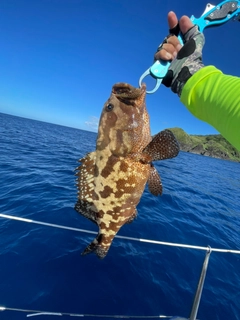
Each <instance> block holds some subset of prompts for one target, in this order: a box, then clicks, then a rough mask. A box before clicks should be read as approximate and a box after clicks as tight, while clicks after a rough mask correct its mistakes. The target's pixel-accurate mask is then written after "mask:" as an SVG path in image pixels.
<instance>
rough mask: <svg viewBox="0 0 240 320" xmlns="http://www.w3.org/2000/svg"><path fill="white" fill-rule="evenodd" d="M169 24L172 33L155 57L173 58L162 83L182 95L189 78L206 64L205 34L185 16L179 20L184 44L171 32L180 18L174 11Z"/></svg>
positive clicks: (158, 58)
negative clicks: (204, 52) (203, 59)
mask: <svg viewBox="0 0 240 320" xmlns="http://www.w3.org/2000/svg"><path fill="white" fill-rule="evenodd" d="M168 24H169V29H170V35H169V36H168V37H166V38H165V39H164V41H163V43H162V44H161V45H160V46H159V48H158V52H157V53H156V54H155V56H154V58H155V60H170V61H171V60H172V63H171V65H170V68H169V69H168V72H167V74H166V76H165V77H164V78H163V81H162V83H163V84H164V85H165V86H167V87H171V89H172V91H173V92H175V93H177V94H178V95H179V96H180V95H181V92H182V89H183V86H184V84H185V83H186V82H187V80H188V79H189V78H190V77H191V76H192V75H193V74H194V73H195V72H196V71H198V70H199V69H200V68H202V67H203V66H204V65H203V63H202V48H203V46H204V36H203V34H202V33H201V32H199V30H198V27H197V26H194V25H193V23H192V22H191V20H190V19H189V18H188V17H187V16H183V17H182V18H181V19H180V20H179V29H180V31H181V34H182V38H183V43H184V45H183V46H182V45H181V44H180V42H179V40H178V38H177V37H176V36H174V35H173V34H171V32H173V31H174V29H175V28H176V26H177V25H178V18H177V16H176V14H175V13H174V12H172V11H171V12H169V14H168Z"/></svg>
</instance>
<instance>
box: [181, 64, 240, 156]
mask: <svg viewBox="0 0 240 320" xmlns="http://www.w3.org/2000/svg"><path fill="white" fill-rule="evenodd" d="M180 100H181V102H182V103H183V104H184V105H185V106H186V107H187V108H188V110H189V111H190V112H191V113H192V114H193V115H194V116H195V117H197V118H198V119H200V120H203V121H205V122H207V123H209V124H210V125H212V126H213V127H214V128H215V129H217V130H218V131H219V132H220V133H221V134H222V135H223V137H224V138H225V139H227V140H228V141H229V142H230V143H231V144H232V145H233V146H234V147H235V148H236V149H238V150H240V78H238V77H234V76H229V75H225V74H223V73H222V72H221V71H220V70H218V69H216V68H215V67H213V66H208V67H204V68H202V69H200V70H199V71H198V72H196V73H195V74H194V75H193V76H192V77H191V78H190V79H189V80H188V81H187V83H186V84H185V86H184V87H183V91H182V94H181V99H180Z"/></svg>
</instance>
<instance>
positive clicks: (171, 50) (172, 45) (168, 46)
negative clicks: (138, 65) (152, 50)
mask: <svg viewBox="0 0 240 320" xmlns="http://www.w3.org/2000/svg"><path fill="white" fill-rule="evenodd" d="M181 47H182V46H181V45H180V43H179V40H178V38H177V37H175V36H172V37H170V38H168V40H167V43H164V44H163V45H162V47H161V50H160V51H158V52H157V53H156V54H155V56H154V58H155V60H173V59H175V58H176V56H177V53H178V51H179V50H180V49H181Z"/></svg>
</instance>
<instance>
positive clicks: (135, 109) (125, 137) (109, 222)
mask: <svg viewBox="0 0 240 320" xmlns="http://www.w3.org/2000/svg"><path fill="white" fill-rule="evenodd" d="M145 99H146V85H145V84H142V86H141V88H135V87H133V86H131V85H130V84H127V83H116V84H115V85H114V86H113V87H112V91H111V95H110V97H109V99H108V100H107V101H106V102H105V104H104V106H103V109H102V113H101V117H100V120H99V126H98V135H97V141H96V150H95V151H92V152H90V153H88V154H86V156H85V157H83V158H81V159H80V160H79V162H80V165H79V166H78V167H77V169H76V176H77V179H76V185H77V189H78V197H77V202H76V204H75V207H74V208H75V210H76V211H77V212H79V213H80V214H81V215H83V216H84V217H86V218H87V219H89V220H91V221H92V222H93V223H95V224H97V226H98V227H99V232H98V234H97V237H96V238H95V239H94V240H93V241H92V242H91V243H90V244H89V245H88V246H87V247H86V249H85V250H84V251H83V252H82V255H85V254H88V253H91V252H94V253H95V254H96V255H97V256H98V257H99V258H104V257H105V256H106V254H107V253H108V250H109V248H110V246H111V243H112V241H113V239H114V237H115V235H116V234H117V233H118V231H119V229H120V228H121V227H122V226H123V225H124V224H126V223H130V222H132V221H133V220H134V219H135V217H136V216H137V208H136V206H137V205H138V203H139V201H140V198H141V196H142V194H143V191H144V189H145V185H146V183H147V184H148V188H149V191H150V192H151V193H152V194H153V195H155V196H158V195H161V194H162V183H161V178H160V176H159V174H158V171H157V170H156V168H155V167H154V165H153V163H152V162H153V161H157V160H163V159H170V158H173V157H176V156H177V154H178V153H179V144H178V142H177V140H176V138H175V136H174V135H173V133H172V132H171V131H170V130H167V129H166V130H163V131H161V132H159V133H158V134H156V135H155V136H154V137H152V136H151V131H150V122H149V115H148V112H147V109H146V101H145Z"/></svg>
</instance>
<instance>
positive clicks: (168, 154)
mask: <svg viewBox="0 0 240 320" xmlns="http://www.w3.org/2000/svg"><path fill="white" fill-rule="evenodd" d="M179 150H180V148H179V144H178V142H177V139H176V138H175V136H174V134H173V133H172V132H171V131H170V130H167V129H166V130H164V131H161V132H159V133H158V134H157V135H156V136H154V138H153V139H152V141H151V142H150V143H149V144H148V145H147V146H146V148H145V149H144V150H143V154H148V155H149V156H150V157H151V158H152V161H156V160H164V159H171V158H174V157H176V156H177V155H178V153H179Z"/></svg>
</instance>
